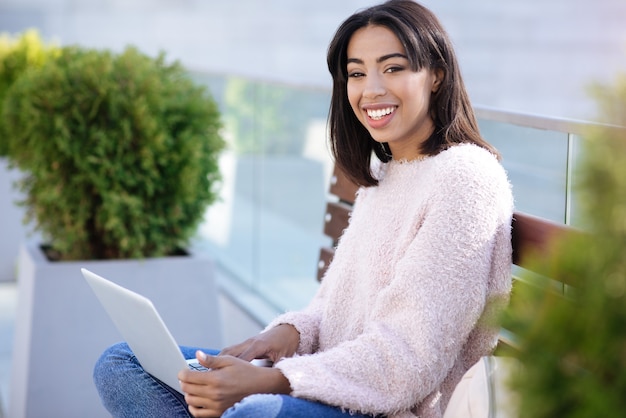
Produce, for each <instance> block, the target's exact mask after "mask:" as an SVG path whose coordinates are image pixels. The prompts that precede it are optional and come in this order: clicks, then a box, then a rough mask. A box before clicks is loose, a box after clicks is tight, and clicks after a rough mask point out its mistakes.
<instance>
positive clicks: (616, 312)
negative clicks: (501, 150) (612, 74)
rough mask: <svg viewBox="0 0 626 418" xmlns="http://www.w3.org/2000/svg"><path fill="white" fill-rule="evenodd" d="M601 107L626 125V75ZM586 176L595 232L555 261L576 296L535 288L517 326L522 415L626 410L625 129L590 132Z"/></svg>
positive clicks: (585, 200)
mask: <svg viewBox="0 0 626 418" xmlns="http://www.w3.org/2000/svg"><path fill="white" fill-rule="evenodd" d="M596 93H597V96H598V97H599V98H600V100H599V102H600V105H601V109H602V113H603V114H604V115H605V116H609V117H610V119H611V120H613V121H615V122H616V123H618V124H621V126H626V77H623V78H621V79H620V80H618V82H617V83H616V84H615V85H612V86H598V87H597V89H596ZM584 145H585V146H584V152H583V156H582V164H581V167H580V169H579V172H578V173H579V175H580V183H579V184H577V187H578V191H579V196H580V206H581V207H582V208H583V210H582V211H583V214H582V219H583V222H584V225H585V231H586V234H584V235H581V236H580V237H579V239H574V240H570V241H568V242H561V243H559V251H558V254H557V256H555V257H554V259H552V260H549V261H548V263H549V265H550V266H551V268H552V269H553V271H555V272H556V271H558V272H560V274H561V275H566V276H567V277H569V278H572V279H573V280H574V281H575V283H577V285H576V288H575V289H574V290H573V291H571V292H570V293H569V296H570V297H571V301H566V300H563V299H562V298H560V297H556V296H555V295H554V294H553V293H551V292H548V291H547V289H546V288H541V287H539V288H532V287H530V286H528V287H527V290H526V291H525V294H524V295H521V297H519V298H518V299H517V300H518V301H519V300H520V299H522V300H525V301H526V302H525V303H523V304H517V305H516V307H515V309H511V311H509V312H508V313H507V317H506V321H508V323H509V325H510V326H511V324H512V326H513V327H515V328H516V329H519V330H521V332H520V333H519V336H520V342H521V345H522V349H521V352H520V354H519V355H520V359H521V361H522V363H523V365H524V372H523V373H521V374H519V375H518V376H517V378H516V379H514V380H513V381H512V382H510V383H511V387H512V388H513V389H514V390H515V391H517V392H519V393H520V395H521V396H520V401H521V405H520V410H521V414H520V416H522V417H527V416H528V417H533V418H544V417H545V418H553V417H561V418H570V417H571V418H573V417H576V418H597V417H618V416H623V415H624V411H626V396H624V394H626V129H617V128H614V127H609V126H599V127H596V128H594V129H593V130H591V131H590V132H589V134H588V135H586V137H585V144H584Z"/></svg>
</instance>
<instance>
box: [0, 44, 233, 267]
mask: <svg viewBox="0 0 626 418" xmlns="http://www.w3.org/2000/svg"><path fill="white" fill-rule="evenodd" d="M2 117H3V121H4V124H5V126H6V130H7V133H8V139H9V158H10V161H11V162H12V163H13V164H14V165H17V166H18V167H19V168H20V169H21V170H22V171H24V172H25V173H27V175H26V177H25V178H24V179H23V180H22V181H21V183H20V189H21V190H22V191H23V192H24V193H25V196H26V198H25V200H24V202H22V204H23V205H25V206H26V208H27V218H28V219H27V220H34V221H35V222H36V225H37V228H38V229H39V230H40V231H41V232H42V233H43V235H44V237H46V239H48V240H49V242H50V245H51V246H52V248H53V249H54V250H55V251H56V252H58V254H59V257H60V258H62V259H109V258H141V257H155V256H162V255H167V254H169V253H171V252H173V251H174V250H175V249H176V248H178V247H184V246H186V245H187V244H188V242H189V240H190V238H191V237H192V236H193V234H194V233H195V231H196V228H197V226H198V224H199V222H200V221H201V220H202V218H203V215H204V213H205V210H206V207H207V206H208V205H209V204H211V203H212V202H213V201H214V200H215V199H216V192H217V190H216V186H217V185H218V184H219V180H220V173H219V168H218V157H219V153H220V151H221V150H222V149H223V147H224V142H223V140H222V138H221V137H220V134H219V130H220V127H221V122H220V115H219V111H218V108H217V105H216V104H215V101H214V100H213V98H212V97H211V95H210V94H209V93H208V92H207V91H206V89H205V88H204V87H202V86H197V85H195V84H194V83H193V82H192V81H191V79H190V78H189V77H188V75H187V72H186V71H185V70H184V68H183V67H182V66H181V65H180V64H179V63H178V62H174V63H172V64H168V63H167V62H166V60H165V56H164V55H163V54H161V55H160V56H158V57H157V58H151V57H148V56H146V55H144V54H142V53H140V52H139V51H138V50H137V49H135V48H132V47H129V48H127V49H126V50H125V51H123V52H122V53H119V54H115V53H112V52H110V51H107V50H103V51H101V50H93V49H83V48H79V47H66V48H63V49H62V50H61V52H60V55H59V56H58V57H57V58H55V59H54V60H50V61H49V62H47V63H46V64H45V65H43V66H42V67H41V68H39V69H36V70H32V71H29V72H28V73H26V74H24V75H23V76H22V77H20V78H19V79H18V80H17V81H16V82H15V83H14V84H13V86H12V87H11V88H10V89H9V91H8V92H7V96H6V100H5V108H4V112H3V115H2Z"/></svg>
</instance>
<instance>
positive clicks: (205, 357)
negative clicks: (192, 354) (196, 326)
mask: <svg viewBox="0 0 626 418" xmlns="http://www.w3.org/2000/svg"><path fill="white" fill-rule="evenodd" d="M196 356H199V357H200V359H201V360H206V359H207V355H206V353H204V352H202V351H200V350H198V351H196Z"/></svg>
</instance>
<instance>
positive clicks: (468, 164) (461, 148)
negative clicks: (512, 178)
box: [434, 144, 507, 181]
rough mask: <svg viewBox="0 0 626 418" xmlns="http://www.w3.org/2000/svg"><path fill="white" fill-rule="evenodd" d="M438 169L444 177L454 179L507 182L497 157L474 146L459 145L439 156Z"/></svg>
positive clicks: (436, 158) (436, 159)
mask: <svg viewBox="0 0 626 418" xmlns="http://www.w3.org/2000/svg"><path fill="white" fill-rule="evenodd" d="M434 160H435V161H436V169H437V171H438V173H439V174H440V175H442V176H446V177H449V176H453V177H452V178H461V179H465V180H469V179H473V178H475V179H477V180H478V179H484V180H492V181H494V180H506V178H507V176H506V172H505V170H504V167H502V165H501V164H500V162H499V161H498V159H497V158H496V156H495V155H493V154H492V153H491V152H489V151H488V150H486V149H485V148H482V147H479V146H478V145H473V144H459V145H455V146H452V147H450V148H448V149H447V150H445V151H443V152H441V153H440V154H438V155H437V156H436V157H435V158H434Z"/></svg>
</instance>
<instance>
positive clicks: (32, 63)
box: [0, 29, 59, 157]
mask: <svg viewBox="0 0 626 418" xmlns="http://www.w3.org/2000/svg"><path fill="white" fill-rule="evenodd" d="M58 53H59V48H58V47H56V46H54V45H52V44H51V45H46V44H45V43H44V42H43V41H42V39H41V37H40V36H39V32H37V30H35V29H30V30H27V31H25V32H24V33H22V34H20V35H16V36H11V35H9V34H8V33H3V34H0V114H2V103H3V101H4V96H5V95H6V92H7V90H8V89H9V87H11V85H12V84H13V83H14V82H15V80H17V78H18V77H19V76H20V75H21V74H22V73H24V72H25V71H26V70H27V69H28V68H38V67H41V66H42V65H43V64H44V62H46V60H48V59H49V58H50V57H53V56H55V55H56V54H58ZM2 129H3V127H2V122H1V120H0V157H2V156H6V154H7V151H8V150H7V143H6V141H5V140H4V138H5V134H3V130H2Z"/></svg>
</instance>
